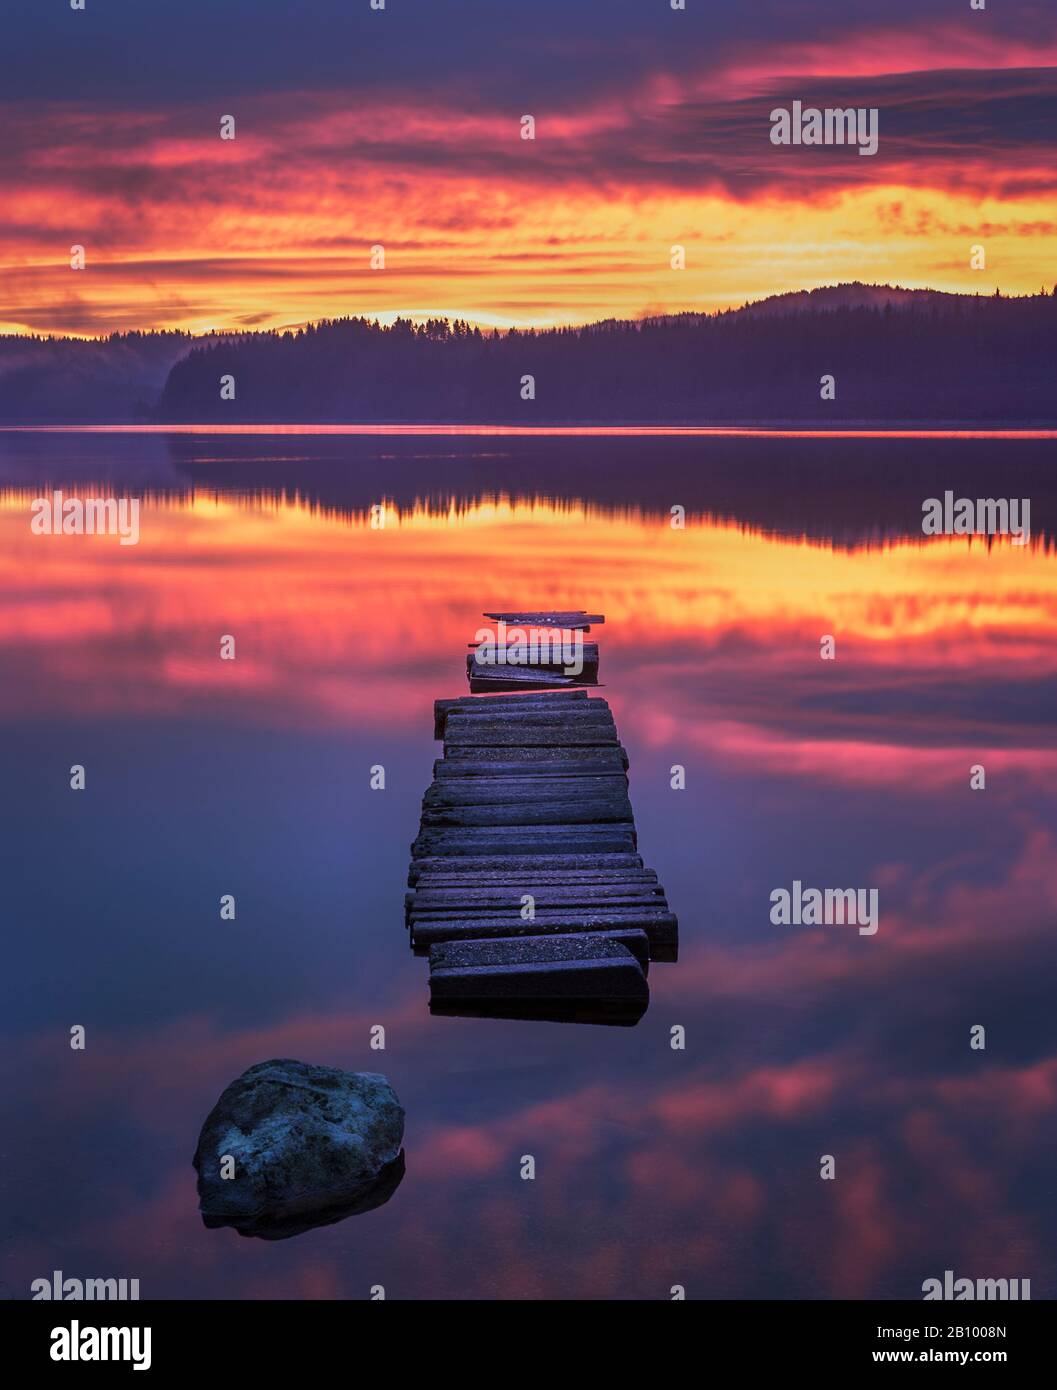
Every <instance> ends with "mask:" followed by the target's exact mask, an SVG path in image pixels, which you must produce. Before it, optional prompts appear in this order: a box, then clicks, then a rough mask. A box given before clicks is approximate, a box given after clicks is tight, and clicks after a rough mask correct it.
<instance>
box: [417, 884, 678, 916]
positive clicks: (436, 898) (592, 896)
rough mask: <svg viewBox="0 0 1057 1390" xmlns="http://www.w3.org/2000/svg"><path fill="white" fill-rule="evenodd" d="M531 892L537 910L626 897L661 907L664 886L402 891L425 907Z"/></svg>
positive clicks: (505, 902)
mask: <svg viewBox="0 0 1057 1390" xmlns="http://www.w3.org/2000/svg"><path fill="white" fill-rule="evenodd" d="M526 893H528V894H531V896H532V898H533V900H534V902H535V904H536V907H537V908H538V909H540V910H542V909H544V908H547V907H549V906H550V905H551V904H552V903H561V904H563V905H564V904H566V903H570V902H581V903H592V902H616V901H617V899H623V898H626V899H628V900H629V901H631V902H641V903H644V904H647V905H659V906H661V907H665V906H666V903H665V900H664V890H663V889H662V888H661V885H660V884H659V883H649V882H646V883H569V884H565V883H555V884H543V883H541V884H537V885H536V886H535V887H534V888H520V887H518V886H517V885H514V886H513V887H508V886H507V885H506V884H505V883H494V884H489V883H480V882H479V883H474V884H458V883H453V884H422V883H419V884H418V885H417V888H416V890H415V891H414V892H410V891H409V892H408V893H406V894H405V895H404V900H405V902H406V903H408V905H409V906H412V907H415V908H420V909H425V908H428V907H437V908H443V909H444V910H447V909H448V908H449V907H450V908H451V909H453V910H455V909H458V908H460V907H469V906H471V905H472V904H474V903H484V904H488V903H498V904H500V905H501V906H503V907H512V908H520V907H521V900H522V898H523V897H524V895H525V894H526Z"/></svg>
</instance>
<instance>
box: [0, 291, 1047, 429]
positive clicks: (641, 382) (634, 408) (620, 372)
mask: <svg viewBox="0 0 1057 1390" xmlns="http://www.w3.org/2000/svg"><path fill="white" fill-rule="evenodd" d="M1055 363H1057V295H1055V294H1045V293H1040V294H1038V295H1035V296H1026V297H1020V298H1005V297H1000V296H997V295H992V296H975V295H973V296H970V295H947V294H942V293H940V292H938V291H908V290H898V289H893V288H892V287H889V286H857V285H841V286H834V287H831V288H827V289H821V290H814V291H810V292H803V293H799V294H791V295H780V296H775V297H773V298H772V299H768V300H764V301H761V302H760V303H758V304H753V305H749V306H747V307H745V308H743V309H738V310H732V311H728V312H725V313H720V314H715V315H702V314H679V315H668V316H664V317H658V318H645V319H640V320H635V321H609V322H604V323H599V324H594V325H592V326H590V327H586V328H576V329H572V328H565V329H553V330H546V331H536V332H518V331H510V332H494V331H491V330H486V331H482V330H480V329H478V328H472V327H470V326H469V325H467V324H465V323H463V322H458V321H457V322H454V323H453V322H449V321H448V320H433V321H430V322H427V323H425V324H420V325H414V324H412V323H411V322H409V321H407V320H400V321H398V322H396V323H395V324H393V325H392V326H390V327H383V326H380V325H378V324H375V323H371V322H368V321H367V320H365V319H360V318H344V319H333V320H328V321H325V322H322V323H318V324H314V325H310V326H308V327H303V328H298V329H294V330H289V331H285V332H258V333H247V334H240V335H224V336H221V335H216V336H210V337H207V338H191V337H189V336H187V335H185V334H180V333H155V334H121V335H114V336H113V337H111V338H107V339H103V340H98V341H93V342H79V341H75V340H71V339H44V338H14V337H8V338H3V339H0V419H4V420H7V421H13V420H45V421H76V420H108V421H114V422H121V421H129V420H152V421H157V422H201V423H208V422H214V421H216V422H225V423H233V424H234V423H241V422H261V423H269V422H282V421H289V422H298V421H303V422H309V421H314V422H394V423H399V422H402V421H407V422H411V421H415V422H419V421H425V422H504V423H524V424H546V423H558V422H585V423H621V422H628V423H636V422H642V423H649V422H658V423H667V424H674V423H680V422H683V423H700V424H708V423H713V422H720V423H721V422H724V421H748V422H751V421H760V422H766V421H768V420H803V421H819V422H825V421H830V422H834V421H840V420H877V421H886V420H887V421H893V422H894V421H899V420H907V421H922V422H927V421H965V422H969V423H972V422H979V423H981V424H985V423H989V422H990V423H995V424H997V423H1017V422H1023V423H1028V422H1043V421H1053V420H1054V419H1055V418H1057V393H1055V391H1054V365H1055ZM830 376H832V377H833V379H834V380H833V383H832V387H831V388H829V387H828V386H826V385H825V384H824V383H823V378H826V377H830ZM227 378H231V380H230V381H225V379H227ZM526 378H531V379H532V380H531V383H530V382H528V381H527V380H526ZM533 393H534V395H533ZM830 396H832V398H829V397H830ZM225 397H226V398H225Z"/></svg>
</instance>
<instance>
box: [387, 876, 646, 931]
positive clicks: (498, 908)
mask: <svg viewBox="0 0 1057 1390" xmlns="http://www.w3.org/2000/svg"><path fill="white" fill-rule="evenodd" d="M627 887H628V889H629V890H630V891H628V892H626V893H609V894H601V893H599V892H598V884H594V883H590V884H583V885H582V886H581V889H580V891H579V892H563V893H546V892H544V890H542V889H540V890H538V891H537V892H536V893H535V894H533V895H532V898H533V902H534V908H533V912H534V916H532V917H530V918H526V919H525V920H527V921H536V920H539V921H548V920H549V918H550V917H551V916H552V915H553V914H554V913H556V912H566V913H575V914H579V915H582V916H590V915H592V914H593V913H598V912H607V913H623V912H631V911H633V910H634V911H642V912H647V913H651V912H665V913H666V912H670V911H671V909H670V908H669V906H668V900H667V898H666V897H665V896H664V893H663V892H662V891H660V889H659V887H658V885H657V884H637V885H636V884H628V885H627ZM636 889H637V890H638V891H636ZM650 889H653V890H654V891H652V892H650V891H649V890H650ZM643 890H646V891H643ZM466 892H467V890H466V889H463V890H462V891H461V892H459V891H457V892H455V893H454V894H452V893H446V894H443V895H441V896H434V895H433V894H432V893H430V892H429V891H428V890H425V889H419V891H417V892H414V893H411V894H409V895H407V897H406V899H405V903H404V921H405V922H409V923H412V924H415V923H417V922H427V921H428V922H437V921H441V920H443V921H449V922H470V921H474V920H476V919H477V918H480V917H495V918H499V917H504V918H506V917H510V918H511V919H513V918H514V917H520V916H521V914H522V912H523V911H524V906H523V902H522V896H523V895H522V896H519V895H516V894H510V893H495V894H492V895H487V894H482V895H481V896H475V897H467V896H465V894H466Z"/></svg>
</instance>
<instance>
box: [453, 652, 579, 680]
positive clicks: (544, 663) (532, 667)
mask: <svg viewBox="0 0 1057 1390" xmlns="http://www.w3.org/2000/svg"><path fill="white" fill-rule="evenodd" d="M573 667H576V668H577V669H572V668H573ZM523 671H524V672H527V673H528V675H529V677H530V679H531V678H532V677H533V676H534V677H535V679H537V680H542V681H551V680H554V679H555V678H558V677H560V678H562V679H564V680H570V679H571V680H573V681H575V682H576V683H577V684H579V685H594V684H595V683H596V682H597V680H598V658H597V657H593V658H592V657H584V659H583V660H582V661H573V662H565V661H561V660H557V661H556V660H554V659H553V658H551V657H543V658H542V659H541V660H539V661H509V660H508V661H484V660H482V661H478V660H477V658H476V657H475V656H474V654H473V652H470V653H468V654H467V657H466V674H467V675H468V676H469V677H471V679H472V680H485V681H494V680H508V679H512V680H514V681H515V682H516V681H519V680H520V679H521V675H520V673H521V672H523ZM511 672H513V673H514V674H513V676H511V675H510V673H511Z"/></svg>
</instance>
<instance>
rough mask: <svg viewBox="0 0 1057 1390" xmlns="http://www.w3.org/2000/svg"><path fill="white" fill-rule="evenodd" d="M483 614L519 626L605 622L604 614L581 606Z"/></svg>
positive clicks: (576, 624)
mask: <svg viewBox="0 0 1057 1390" xmlns="http://www.w3.org/2000/svg"><path fill="white" fill-rule="evenodd" d="M483 616H484V617H486V618H491V619H492V620H493V622H500V621H502V622H505V623H514V624H517V625H518V626H521V627H523V626H525V624H526V623H527V624H529V625H531V624H535V625H536V626H537V627H564V628H568V629H570V630H574V629H576V628H578V627H583V626H584V624H585V623H597V624H598V625H599V627H601V626H602V624H603V623H604V622H605V616H604V614H602V613H586V612H584V610H583V609H582V608H581V609H576V610H568V611H560V610H559V611H553V612H552V611H550V610H548V609H537V610H529V609H525V610H524V611H522V612H518V613H485V614H484V615H483Z"/></svg>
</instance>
